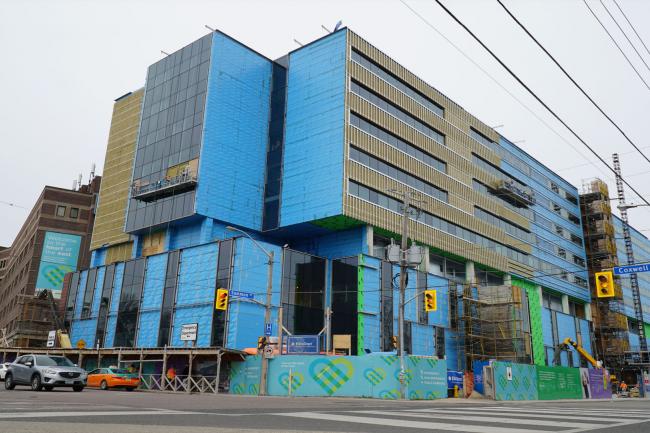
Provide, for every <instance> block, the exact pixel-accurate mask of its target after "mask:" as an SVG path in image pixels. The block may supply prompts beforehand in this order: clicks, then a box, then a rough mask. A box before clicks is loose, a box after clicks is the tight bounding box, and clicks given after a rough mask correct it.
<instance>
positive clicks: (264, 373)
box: [226, 226, 282, 395]
mask: <svg viewBox="0 0 650 433" xmlns="http://www.w3.org/2000/svg"><path fill="white" fill-rule="evenodd" d="M226 230H230V231H233V232H238V233H241V234H243V235H244V236H246V237H247V238H248V239H250V240H251V241H252V242H253V244H254V245H255V246H256V247H257V248H259V249H260V250H261V251H262V252H263V253H264V254H265V255H266V257H267V258H268V262H267V263H268V265H269V266H268V271H267V277H266V302H265V303H264V307H265V308H264V323H263V326H262V329H263V331H262V335H264V334H265V333H266V324H267V323H271V302H272V296H273V259H274V257H275V254H274V252H273V251H269V250H267V249H266V248H264V247H263V246H262V245H260V243H259V242H257V241H256V240H255V239H253V237H252V236H251V235H249V234H248V233H247V232H245V231H244V230H241V229H238V228H236V227H232V226H227V227H226ZM257 303H259V304H261V302H257ZM280 320H282V319H281V316H280ZM281 326H282V322H281V321H280V322H279V323H278V328H279V329H281ZM279 335H280V337H281V336H282V333H281V332H280V334H279ZM281 340H282V339H281V338H280V341H278V344H279V345H281V344H282V341H281ZM280 350H282V346H280ZM268 371H269V359H268V358H267V357H266V354H265V353H264V352H262V369H261V371H260V391H259V395H266V384H267V377H268Z"/></svg>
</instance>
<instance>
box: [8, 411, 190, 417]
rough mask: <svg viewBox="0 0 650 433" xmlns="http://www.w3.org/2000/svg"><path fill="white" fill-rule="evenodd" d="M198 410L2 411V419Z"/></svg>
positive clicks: (162, 413) (182, 413) (173, 412)
mask: <svg viewBox="0 0 650 433" xmlns="http://www.w3.org/2000/svg"><path fill="white" fill-rule="evenodd" d="M191 413H196V412H181V411H175V410H116V411H76V412H41V411H39V412H19V413H0V419H12V418H68V417H83V416H115V415H184V414H191Z"/></svg>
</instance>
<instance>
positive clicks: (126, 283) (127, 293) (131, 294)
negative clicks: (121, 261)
mask: <svg viewBox="0 0 650 433" xmlns="http://www.w3.org/2000/svg"><path fill="white" fill-rule="evenodd" d="M145 264H146V259H137V260H130V261H128V262H126V263H125V265H124V279H123V281H122V293H121V294H120V304H119V307H118V310H117V325H116V329H115V344H114V345H115V347H133V346H134V345H135V341H136V333H137V332H136V331H137V329H136V328H137V325H138V313H139V312H140V299H141V298H142V288H143V286H144V273H145Z"/></svg>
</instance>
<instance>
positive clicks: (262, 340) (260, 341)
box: [257, 337, 267, 352]
mask: <svg viewBox="0 0 650 433" xmlns="http://www.w3.org/2000/svg"><path fill="white" fill-rule="evenodd" d="M266 344H267V341H266V337H257V350H258V351H260V352H261V351H262V350H264V346H266Z"/></svg>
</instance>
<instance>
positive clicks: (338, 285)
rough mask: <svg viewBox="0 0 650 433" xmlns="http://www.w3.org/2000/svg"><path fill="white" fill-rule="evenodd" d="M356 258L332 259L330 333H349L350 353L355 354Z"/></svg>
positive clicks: (356, 308) (356, 321)
mask: <svg viewBox="0 0 650 433" xmlns="http://www.w3.org/2000/svg"><path fill="white" fill-rule="evenodd" d="M358 287H359V277H358V259H357V258H356V257H350V258H345V259H339V260H332V334H333V335H338V334H342V335H350V337H351V338H350V339H351V345H352V351H351V354H352V355H357V339H358V338H357V337H358V334H357V332H358V320H357V315H358V304H357V302H358V301H357V299H358Z"/></svg>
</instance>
